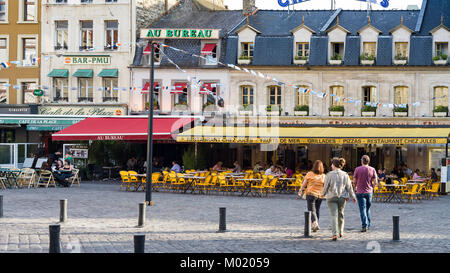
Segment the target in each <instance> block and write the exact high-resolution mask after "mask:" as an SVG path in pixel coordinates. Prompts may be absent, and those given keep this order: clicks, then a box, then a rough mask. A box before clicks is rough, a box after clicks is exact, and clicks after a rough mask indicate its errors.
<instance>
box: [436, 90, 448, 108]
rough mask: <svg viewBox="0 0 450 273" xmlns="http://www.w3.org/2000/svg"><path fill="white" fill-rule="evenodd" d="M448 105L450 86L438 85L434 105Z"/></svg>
mask: <svg viewBox="0 0 450 273" xmlns="http://www.w3.org/2000/svg"><path fill="white" fill-rule="evenodd" d="M438 106H444V107H448V87H446V86H436V87H435V88H434V107H438Z"/></svg>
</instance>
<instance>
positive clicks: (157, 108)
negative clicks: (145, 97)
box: [145, 101, 159, 110]
mask: <svg viewBox="0 0 450 273" xmlns="http://www.w3.org/2000/svg"><path fill="white" fill-rule="evenodd" d="M149 105H150V103H148V102H146V103H145V110H148V109H149V107H148V106H149ZM153 110H159V105H158V102H157V101H153Z"/></svg>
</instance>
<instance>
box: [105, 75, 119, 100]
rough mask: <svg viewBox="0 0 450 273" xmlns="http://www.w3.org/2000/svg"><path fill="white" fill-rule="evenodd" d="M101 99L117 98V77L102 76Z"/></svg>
mask: <svg viewBox="0 0 450 273" xmlns="http://www.w3.org/2000/svg"><path fill="white" fill-rule="evenodd" d="M103 90H104V92H103V101H105V102H106V101H114V102H117V101H118V100H119V87H118V81H117V78H103Z"/></svg>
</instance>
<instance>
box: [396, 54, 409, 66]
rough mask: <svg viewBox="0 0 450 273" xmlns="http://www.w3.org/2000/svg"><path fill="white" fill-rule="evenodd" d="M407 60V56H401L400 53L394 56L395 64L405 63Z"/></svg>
mask: <svg viewBox="0 0 450 273" xmlns="http://www.w3.org/2000/svg"><path fill="white" fill-rule="evenodd" d="M407 61H408V57H406V56H403V55H401V54H397V55H396V56H395V58H394V64H396V65H405V64H406V62H407Z"/></svg>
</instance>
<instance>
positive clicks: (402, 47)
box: [395, 42, 409, 60]
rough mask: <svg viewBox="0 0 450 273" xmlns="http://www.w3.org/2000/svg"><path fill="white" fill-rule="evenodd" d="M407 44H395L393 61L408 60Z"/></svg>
mask: <svg viewBox="0 0 450 273" xmlns="http://www.w3.org/2000/svg"><path fill="white" fill-rule="evenodd" d="M408 53H409V52H408V43H407V42H397V43H395V59H396V60H408V55H409V54H408Z"/></svg>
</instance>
